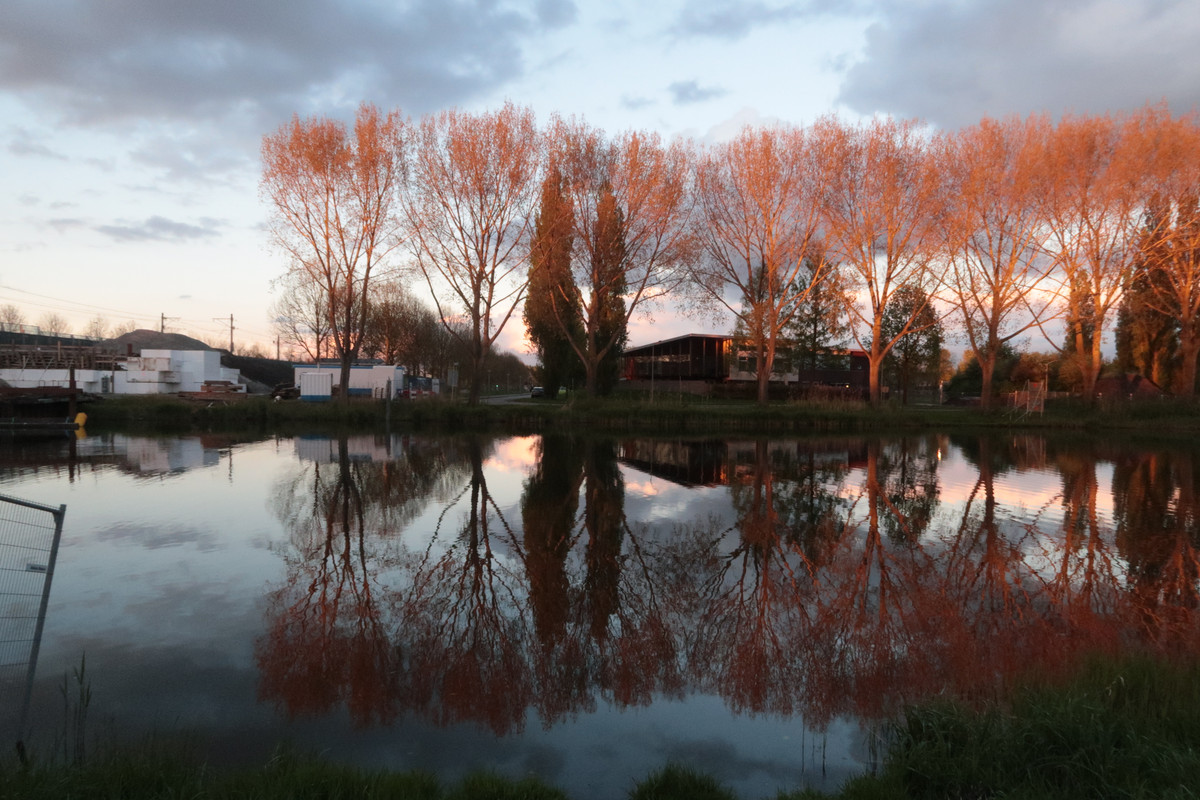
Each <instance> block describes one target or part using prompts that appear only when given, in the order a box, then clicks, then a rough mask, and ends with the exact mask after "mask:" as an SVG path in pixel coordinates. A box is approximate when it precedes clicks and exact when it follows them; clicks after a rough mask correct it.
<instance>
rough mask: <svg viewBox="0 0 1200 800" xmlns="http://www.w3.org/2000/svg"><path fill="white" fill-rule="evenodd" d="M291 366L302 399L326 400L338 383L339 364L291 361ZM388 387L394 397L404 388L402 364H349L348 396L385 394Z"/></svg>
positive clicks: (379, 395) (339, 376)
mask: <svg viewBox="0 0 1200 800" xmlns="http://www.w3.org/2000/svg"><path fill="white" fill-rule="evenodd" d="M293 368H294V370H295V375H296V380H295V383H296V386H298V387H299V388H300V399H301V400H307V401H323V400H329V399H330V398H331V397H332V396H333V386H334V384H335V383H337V384H339V385H340V384H341V379H342V367H341V365H340V364H333V363H328V364H294V365H293ZM389 387H390V388H391V393H392V396H393V397H395V396H397V395H398V394H399V393H400V392H402V391H403V390H404V388H405V382H404V367H400V366H393V365H390V364H370V365H368V364H355V365H353V366H351V367H350V386H349V387H348V394H350V395H351V396H355V395H358V396H364V397H387V392H388V388H389Z"/></svg>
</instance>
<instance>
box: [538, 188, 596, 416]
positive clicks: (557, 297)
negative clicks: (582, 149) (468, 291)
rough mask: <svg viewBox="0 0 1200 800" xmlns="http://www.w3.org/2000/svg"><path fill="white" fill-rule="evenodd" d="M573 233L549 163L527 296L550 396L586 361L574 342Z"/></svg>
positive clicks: (577, 327) (579, 333) (577, 328)
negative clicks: (581, 360) (580, 359)
mask: <svg viewBox="0 0 1200 800" xmlns="http://www.w3.org/2000/svg"><path fill="white" fill-rule="evenodd" d="M574 231H575V219H574V212H573V211H572V209H571V203H570V202H569V201H568V199H567V197H566V195H565V194H564V193H563V186H562V173H561V172H560V171H559V169H558V167H557V166H551V167H550V168H549V170H548V172H547V174H546V177H545V178H544V179H543V181H542V198H541V205H540V206H539V208H538V215H537V220H536V221H535V223H534V232H533V241H532V244H531V247H530V250H529V290H528V294H527V296H526V298H525V326H526V328H527V329H528V331H529V339H530V341H532V342H533V344H534V346H535V347H536V348H537V354H538V360H539V361H540V362H541V364H542V386H543V387H544V388H545V390H546V396H547V397H557V396H558V389H559V387H560V386H565V385H568V384H569V383H570V382H571V378H572V377H574V376H575V375H576V374H577V373H578V372H579V365H580V364H581V363H582V362H580V361H579V359H578V358H577V357H576V355H575V352H574V349H573V348H572V345H571V341H572V339H575V340H581V339H582V337H583V323H582V319H581V314H580V310H579V299H578V292H576V290H575V279H574V277H573V276H572V274H571V249H572V247H573V246H574V240H575V233H574Z"/></svg>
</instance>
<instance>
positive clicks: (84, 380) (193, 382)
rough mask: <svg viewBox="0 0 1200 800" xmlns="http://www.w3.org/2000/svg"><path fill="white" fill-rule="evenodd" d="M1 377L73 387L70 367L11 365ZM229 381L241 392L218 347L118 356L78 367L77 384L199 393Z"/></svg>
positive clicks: (27, 384)
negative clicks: (97, 365) (104, 364)
mask: <svg viewBox="0 0 1200 800" xmlns="http://www.w3.org/2000/svg"><path fill="white" fill-rule="evenodd" d="M0 380H3V381H4V382H5V383H7V384H8V385H9V386H12V387H13V388H17V389H37V388H41V387H43V386H62V387H66V386H70V381H71V374H70V370H68V369H62V368H47V367H7V368H4V369H0ZM209 382H212V383H216V382H228V383H230V384H233V385H234V386H235V387H240V389H239V390H240V391H245V386H244V385H242V376H241V373H240V372H239V371H238V370H236V369H229V368H227V367H222V366H221V353H220V352H218V351H216V350H143V351H142V354H141V355H140V356H129V357H127V358H124V359H118V360H117V361H115V362H114V364H113V366H112V367H111V368H109V369H76V370H75V386H76V387H77V388H78V389H80V390H82V391H84V392H91V393H93V394H175V393H176V392H199V391H202V390H203V388H204V384H205V383H209Z"/></svg>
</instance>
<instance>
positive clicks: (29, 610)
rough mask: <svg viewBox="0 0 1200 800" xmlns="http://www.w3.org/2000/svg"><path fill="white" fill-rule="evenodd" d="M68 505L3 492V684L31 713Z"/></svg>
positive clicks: (22, 718) (0, 655)
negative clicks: (52, 503) (52, 584)
mask: <svg viewBox="0 0 1200 800" xmlns="http://www.w3.org/2000/svg"><path fill="white" fill-rule="evenodd" d="M66 513H67V507H66V506H59V507H58V508H53V507H51V506H44V505H41V504H39V503H31V502H29V501H27V500H20V499H18V498H15V497H8V496H7V495H0V684H2V685H3V686H4V688H5V691H4V694H5V695H6V696H7V697H10V698H13V699H14V700H15V698H16V697H18V696H19V697H22V701H21V711H20V723H19V724H20V727H21V728H24V726H25V721H26V718H27V717H28V714H29V699H30V692H31V690H32V688H33V676H34V672H35V671H36V669H37V657H38V648H39V646H40V645H41V640H42V628H43V626H44V625H45V623H46V606H47V604H48V603H49V601H50V582H51V580H52V579H53V578H54V562H55V561H56V559H57V557H58V543H59V540H60V539H61V538H62V526H63V517H64V516H66Z"/></svg>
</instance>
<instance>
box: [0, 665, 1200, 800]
mask: <svg viewBox="0 0 1200 800" xmlns="http://www.w3.org/2000/svg"><path fill="white" fill-rule="evenodd" d="M890 730H891V739H892V744H891V747H890V749H889V751H888V753H887V754H886V756H885V758H884V763H883V764H882V766H881V767H880V769H879V770H878V772H877V773H876V774H875V775H867V776H863V777H860V778H856V779H854V780H852V781H850V782H849V783H848V784H847V785H846V786H845V787H843V788H842V789H840V790H839V791H837V792H835V793H829V794H823V793H820V792H815V791H811V790H796V791H791V792H781V793H780V794H779V795H778V796H777V798H776V800H818V798H827V799H828V800H867V799H871V800H875V799H878V800H883V798H926V797H976V798H982V797H1022V798H1059V799H1060V800H1061V799H1063V798H1066V799H1067V800H1071V799H1072V798H1081V799H1082V798H1096V797H1130V798H1168V797H1180V798H1183V797H1194V796H1196V793H1197V792H1198V791H1200V665H1196V664H1189V665H1177V664H1171V663H1167V662H1165V661H1161V660H1150V659H1147V658H1140V657H1128V658H1123V659H1118V660H1112V659H1095V660H1092V661H1089V662H1088V663H1087V664H1085V665H1084V667H1083V668H1082V669H1081V670H1079V671H1078V672H1077V673H1076V674H1075V675H1073V676H1072V677H1070V678H1069V679H1068V680H1066V681H1065V682H1054V681H1052V680H1050V679H1046V678H1045V677H1044V676H1042V677H1039V678H1037V679H1033V680H1030V681H1029V682H1028V683H1026V684H1024V685H1021V686H1018V687H1015V688H1014V689H1013V690H1012V691H1011V692H1009V693H1008V695H1007V699H1006V700H1005V701H1004V702H1003V703H1002V704H991V705H988V706H986V707H982V708H971V707H969V706H967V705H965V704H961V703H949V702H935V703H929V704H925V705H922V706H919V707H916V708H913V709H909V710H908V711H907V712H906V713H905V714H904V715H903V716H902V718H901V719H899V720H897V721H895V722H894V723H892V725H891V726H890ZM0 766H2V767H3V769H2V772H0V797H6V798H7V797H12V798H17V797H20V798H27V799H28V800H42V799H43V798H45V800H49V799H50V798H54V800H59V799H60V798H111V797H121V798H126V799H127V800H140V799H141V798H164V797H187V798H194V799H195V800H204V799H205V798H213V799H215V798H242V799H243V800H251V799H252V798H261V799H262V800H273V799H274V798H280V799H282V798H289V800H296V799H301V800H302V799H303V798H329V799H330V800H333V799H335V798H420V799H421V800H442V799H443V798H445V799H447V800H449V799H450V798H453V799H454V800H482V798H489V799H494V800H506V799H508V798H512V799H513V800H516V798H528V799H529V800H542V799H543V798H546V799H547V800H550V799H554V800H568V795H566V794H565V793H564V792H562V791H561V790H559V789H557V788H555V787H553V786H550V785H548V784H546V783H544V782H541V781H539V780H536V779H521V780H514V779H508V778H502V777H497V776H493V775H483V774H476V775H472V776H468V777H467V778H465V779H463V780H462V781H460V782H459V783H457V784H453V785H449V786H443V785H441V784H439V783H438V781H437V780H436V779H434V778H433V777H431V776H428V775H425V774H421V773H389V772H370V771H364V770H359V769H355V768H351V767H344V766H340V765H336V764H332V763H328V762H325V761H323V760H321V759H319V758H309V757H305V756H303V755H300V754H295V753H289V752H287V751H281V752H280V753H279V754H277V755H276V756H275V757H274V758H272V759H271V760H270V761H269V762H268V763H267V764H265V765H263V766H260V767H254V768H244V769H238V770H219V769H213V768H210V767H208V766H206V765H204V764H201V763H196V762H194V761H191V760H189V758H188V756H187V750H186V747H179V746H169V745H166V744H164V743H162V742H159V743H150V744H148V745H145V746H143V747H142V748H140V749H138V750H134V751H124V752H120V753H113V754H108V755H102V756H100V757H96V758H93V759H92V760H90V761H89V762H88V763H86V764H85V765H82V766H71V767H64V766H60V765H56V764H54V763H48V764H41V765H39V764H38V763H36V761H35V763H33V764H32V765H29V766H25V767H22V766H21V765H20V764H18V763H16V760H15V758H14V757H13V756H6V757H5V758H4V759H3V760H2V761H0ZM628 797H630V798H632V800H650V798H659V799H661V800H675V799H676V798H678V799H679V800H683V798H688V800H739V799H736V798H735V795H734V794H733V793H732V792H730V791H729V790H728V789H726V788H724V787H722V786H721V784H720V782H719V781H717V780H716V779H714V778H711V777H708V776H705V775H700V774H696V773H693V772H691V771H689V770H685V769H679V768H676V767H671V766H668V767H666V768H664V769H663V770H662V771H660V772H658V773H655V774H653V775H649V776H647V777H646V778H644V779H643V780H641V781H638V782H637V784H636V785H635V786H633V787H630V790H629V793H628ZM571 800H587V799H586V798H572V799H571ZM740 800H752V799H751V798H740Z"/></svg>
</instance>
